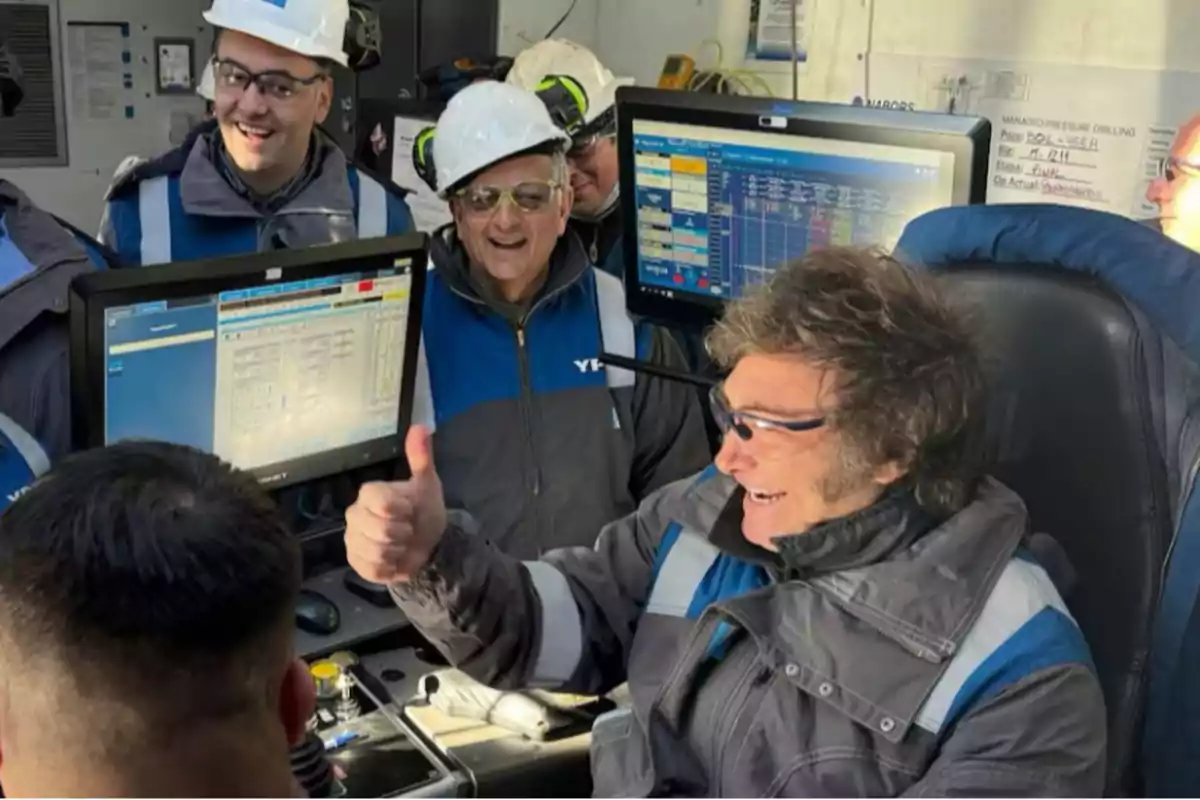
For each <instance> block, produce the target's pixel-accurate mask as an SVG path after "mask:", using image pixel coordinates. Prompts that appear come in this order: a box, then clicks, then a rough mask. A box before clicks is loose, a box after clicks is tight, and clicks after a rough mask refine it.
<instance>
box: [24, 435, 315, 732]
mask: <svg viewBox="0 0 1200 800" xmlns="http://www.w3.org/2000/svg"><path fill="white" fill-rule="evenodd" d="M299 582H300V552H299V544H298V542H297V540H296V539H295V538H294V537H293V536H292V535H291V534H290V533H289V531H288V530H287V529H286V527H285V525H284V523H283V521H282V518H281V517H280V514H279V511H278V509H277V507H276V506H275V504H274V503H273V502H272V501H271V500H270V498H269V497H268V496H267V495H266V494H265V493H264V492H263V490H262V489H261V488H260V487H259V485H258V484H257V482H256V481H255V480H254V479H253V478H252V477H250V476H249V475H247V474H245V473H242V472H239V471H237V470H235V469H233V468H232V467H230V466H228V465H226V464H224V463H222V462H221V461H220V460H219V459H217V458H215V457H214V456H211V455H208V454H206V453H202V452H200V451H198V450H193V449H191V448H187V447H181V446H178V445H171V444H164V443H159V442H123V443H119V444H115V445H112V446H110V447H108V448H104V449H97V450H91V451H88V452H83V453H80V454H77V455H74V456H70V457H68V458H66V459H65V460H63V461H62V462H61V463H60V464H59V465H58V466H56V467H55V468H54V469H53V470H52V471H51V472H50V473H49V474H48V475H47V476H46V477H45V478H43V479H41V480H39V481H38V482H37V483H36V484H35V485H34V486H33V487H32V488H31V489H30V490H29V491H28V492H27V493H26V494H25V495H24V496H22V497H21V498H19V499H18V500H16V501H15V502H14V503H13V504H12V505H11V506H9V508H8V509H7V511H5V513H4V514H3V515H0V642H3V644H2V648H3V650H4V651H5V652H3V653H0V659H3V661H4V662H6V663H5V666H4V669H6V670H7V671H8V672H9V673H14V672H16V673H19V671H20V670H21V668H22V664H23V663H25V662H27V661H28V660H29V659H33V663H36V662H37V661H38V660H41V659H57V661H56V662H55V663H56V664H57V666H58V667H59V668H64V669H67V670H69V671H70V673H72V674H73V675H75V676H76V678H77V679H78V680H79V681H80V683H81V685H88V686H91V687H93V688H94V689H95V690H96V691H97V692H106V693H107V694H108V695H109V696H110V699H111V696H112V695H113V694H114V693H115V694H116V695H118V696H127V698H126V699H128V700H129V705H131V706H133V707H138V708H141V707H143V706H144V705H145V702H143V699H144V698H145V701H146V702H152V701H150V700H149V698H152V697H153V696H154V694H155V688H154V687H160V686H161V687H163V688H164V689H165V688H166V687H172V688H173V689H175V690H180V689H186V687H188V686H189V685H191V684H193V683H194V684H195V689H196V691H195V693H194V694H192V693H189V692H186V691H182V692H179V691H176V692H175V696H174V697H172V702H173V703H175V704H176V705H177V710H178V712H179V714H187V713H191V714H196V713H199V714H229V713H236V712H237V711H238V710H239V709H241V708H242V707H244V706H248V705H249V704H252V703H256V702H263V701H264V700H265V699H266V698H265V697H264V696H263V693H262V690H261V686H257V687H256V685H255V682H254V676H255V675H257V674H259V673H260V672H261V671H263V670H265V671H268V672H269V671H273V670H276V669H278V670H279V671H280V672H282V669H283V668H285V667H286V664H287V661H286V660H283V661H281V660H280V656H281V655H282V656H283V657H284V658H285V659H286V657H287V655H288V654H289V652H290V647H291V644H290V637H291V627H292V624H293V616H292V613H293V608H294V603H295V597H296V593H297V591H298V587H299ZM9 651H11V652H9ZM63 660H65V661H66V662H67V663H66V664H65V665H63V664H62V663H60V662H61V661H63ZM264 676H265V674H264ZM160 705H161V704H160Z"/></svg>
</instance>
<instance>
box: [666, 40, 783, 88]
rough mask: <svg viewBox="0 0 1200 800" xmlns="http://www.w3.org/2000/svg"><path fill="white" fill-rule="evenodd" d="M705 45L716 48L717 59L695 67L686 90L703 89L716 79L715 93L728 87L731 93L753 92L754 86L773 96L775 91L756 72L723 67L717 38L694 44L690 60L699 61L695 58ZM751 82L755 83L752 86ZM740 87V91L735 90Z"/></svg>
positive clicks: (722, 54)
mask: <svg viewBox="0 0 1200 800" xmlns="http://www.w3.org/2000/svg"><path fill="white" fill-rule="evenodd" d="M705 45H712V46H713V47H715V48H716V50H717V61H716V64H714V65H713V66H711V67H705V68H703V69H701V68H697V69H696V72H695V74H694V75H692V79H691V80H690V81H688V86H687V90H688V91H689V92H700V91H704V90H705V88H706V87H707V86H709V84H711V83H712V82H713V81H714V80H715V81H717V85H716V89H715V92H716V93H717V94H725V93H726V89H729V93H731V94H755V91H754V89H755V88H761V89H762V92H761V93H762V94H765V95H767V96H768V97H774V96H775V92H773V91H772V90H771V86H770V84H768V83H767V82H766V81H765V80H763V77H762V76H761V75H759V74H758V73H757V72H755V71H753V70H749V69H725V66H724V65H725V48H724V46H723V45H722V44H721V42H720V41H718V40H717V39H704V40H703V41H701V42H700V44H698V45H697V46H696V50H695V51H694V53H692V54H691V55H692V60H693V61H695V62H696V63H699V62H700V59H699V58H697V56H699V55H700V54H701V53H702V52H703V49H704V46H705ZM751 84H756V86H752V85H751ZM738 89H740V91H737V90H738Z"/></svg>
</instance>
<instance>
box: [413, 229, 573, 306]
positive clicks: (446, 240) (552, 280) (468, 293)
mask: <svg viewBox="0 0 1200 800" xmlns="http://www.w3.org/2000/svg"><path fill="white" fill-rule="evenodd" d="M429 255H430V262H431V263H432V264H433V265H434V267H435V269H436V270H437V274H438V276H439V277H440V278H441V279H442V280H443V281H445V283H446V285H447V286H448V287H449V288H450V289H451V291H453V292H454V293H455V294H458V295H460V296H462V297H464V298H465V299H467V300H469V301H470V302H472V303H476V304H478V305H480V306H484V307H487V308H489V309H491V310H492V311H499V310H498V309H496V308H495V307H494V306H493V305H491V304H489V303H488V302H487V300H486V298H484V297H481V296H480V294H479V292H477V291H476V290H475V287H474V285H473V284H472V282H471V266H470V258H469V256H468V255H467V250H466V248H465V247H464V246H463V244H462V242H461V241H459V238H458V233H457V232H456V231H455V228H454V226H453V225H447V226H445V227H443V228H441V229H440V230H438V231H437V233H436V234H435V237H434V239H433V241H432V243H431V244H430V250H429ZM590 268H591V263H590V262H589V261H588V257H587V253H586V252H585V250H584V247H583V243H582V242H581V241H580V240H579V237H578V236H577V235H576V234H575V233H574V231H572V230H570V229H568V230H567V232H566V233H565V234H563V236H562V237H560V238H559V240H558V244H556V245H555V247H554V250H553V251H552V252H551V253H550V275H549V276H548V277H547V278H546V283H545V285H544V286H542V290H541V292H539V294H538V296H537V298H536V299H535V300H534V302H533V305H532V306H531V308H530V312H529V313H530V314H532V313H533V311H534V310H536V309H537V308H538V307H539V306H541V305H542V304H544V303H546V302H548V301H550V300H551V299H552V298H554V297H556V296H558V295H559V294H561V293H562V292H564V291H566V290H567V289H569V288H571V287H572V286H574V285H575V284H576V283H578V282H579V281H580V280H581V279H582V278H583V276H584V275H585V274H586V273H587V271H588V269H590Z"/></svg>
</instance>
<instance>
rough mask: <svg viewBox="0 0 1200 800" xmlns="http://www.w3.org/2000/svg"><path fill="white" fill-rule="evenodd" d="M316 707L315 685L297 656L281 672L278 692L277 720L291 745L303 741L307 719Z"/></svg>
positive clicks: (293, 745)
mask: <svg viewBox="0 0 1200 800" xmlns="http://www.w3.org/2000/svg"><path fill="white" fill-rule="evenodd" d="M316 708H317V687H316V684H315V683H313V677H312V673H311V672H309V671H308V664H306V663H305V662H304V659H302V658H297V659H296V660H295V661H293V662H292V663H291V664H290V665H288V668H287V672H285V673H284V674H283V686H282V690H281V691H280V693H279V721H280V722H282V723H283V730H284V732H285V733H286V734H287V740H288V744H289V745H290V746H292V747H295V746H296V745H298V744H300V743H301V742H303V741H304V737H305V735H306V734H307V732H308V721H309V719H311V718H312V715H313V712H314V711H316Z"/></svg>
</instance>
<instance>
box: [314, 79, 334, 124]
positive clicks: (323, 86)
mask: <svg viewBox="0 0 1200 800" xmlns="http://www.w3.org/2000/svg"><path fill="white" fill-rule="evenodd" d="M331 108H333V78H326V79H325V80H323V81H320V82H319V83H318V84H317V124H318V125H322V124H324V123H325V120H326V118H327V117H328V116H329V110H330V109H331Z"/></svg>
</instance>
